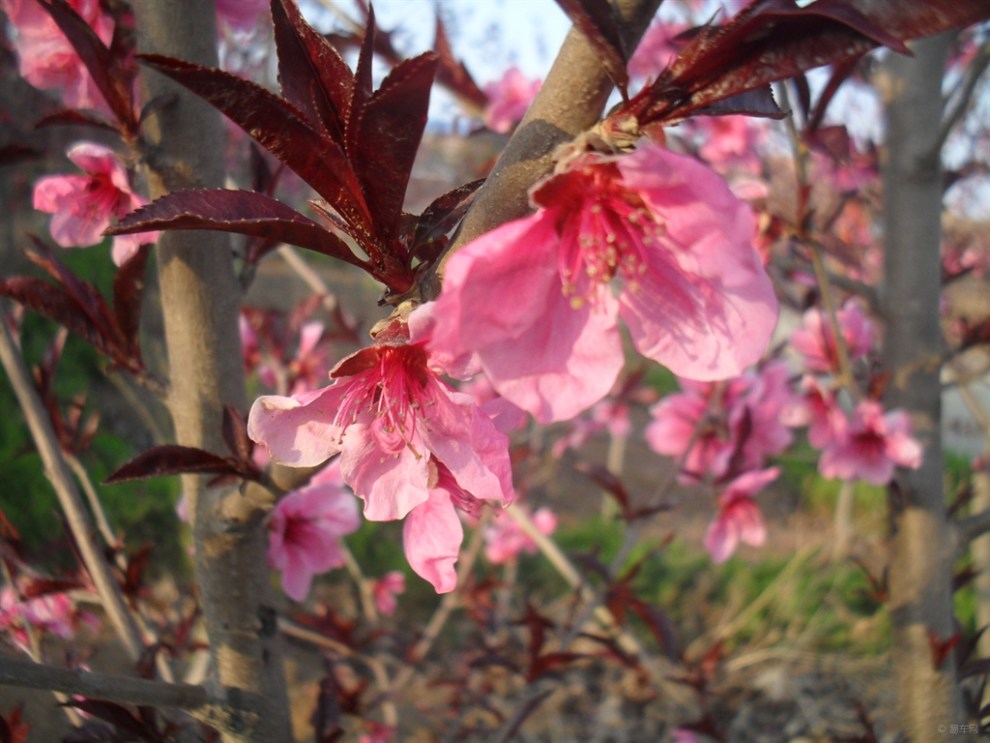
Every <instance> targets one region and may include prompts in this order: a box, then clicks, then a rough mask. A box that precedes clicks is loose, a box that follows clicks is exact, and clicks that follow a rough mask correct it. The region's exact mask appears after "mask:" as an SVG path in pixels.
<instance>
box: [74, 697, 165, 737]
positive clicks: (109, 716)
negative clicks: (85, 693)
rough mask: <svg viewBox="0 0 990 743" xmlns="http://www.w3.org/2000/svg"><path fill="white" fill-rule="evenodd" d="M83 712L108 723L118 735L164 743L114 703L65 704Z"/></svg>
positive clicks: (93, 700)
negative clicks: (123, 734)
mask: <svg viewBox="0 0 990 743" xmlns="http://www.w3.org/2000/svg"><path fill="white" fill-rule="evenodd" d="M65 704H66V705H67V706H70V707H75V708H76V709H79V710H82V711H83V712H85V713H87V714H89V715H92V716H93V717H97V718H99V719H101V720H103V721H104V722H109V723H110V724H111V725H113V726H114V727H115V728H116V729H117V731H118V732H119V733H126V734H128V735H132V736H137V738H138V740H143V741H148V743H159V742H161V743H164V739H163V738H162V737H161V735H159V734H158V731H157V730H155V729H154V728H152V727H149V726H147V725H145V724H144V722H142V721H141V720H139V719H138V718H137V717H135V716H134V714H133V713H132V712H131V711H130V710H129V709H127V707H124V706H123V705H120V704H117V703H115V702H104V701H102V700H99V699H70V700H69V701H67V702H66V703H65Z"/></svg>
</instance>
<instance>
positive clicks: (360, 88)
mask: <svg viewBox="0 0 990 743" xmlns="http://www.w3.org/2000/svg"><path fill="white" fill-rule="evenodd" d="M374 52H375V11H374V9H373V8H372V7H371V6H368V8H367V23H366V24H365V29H364V40H363V41H362V42H361V51H360V52H359V53H358V61H357V67H356V68H355V70H354V84H353V86H352V88H351V103H350V106H349V107H348V109H347V126H346V127H345V129H346V144H345V148H346V150H347V154H348V155H349V156H350V157H351V159H352V160H353V159H354V152H355V150H356V148H357V143H358V132H359V131H360V129H361V119H362V118H363V117H364V107H365V105H367V102H368V99H369V98H371V85H372V80H371V62H372V59H373V58H374Z"/></svg>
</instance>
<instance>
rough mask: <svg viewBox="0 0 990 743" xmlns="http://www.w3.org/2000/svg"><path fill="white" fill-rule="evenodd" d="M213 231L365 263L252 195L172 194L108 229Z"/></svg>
mask: <svg viewBox="0 0 990 743" xmlns="http://www.w3.org/2000/svg"><path fill="white" fill-rule="evenodd" d="M148 230H217V231H220V232H235V233H238V234H241V235H250V236H252V237H263V238H266V239H268V240H273V241H277V242H287V243H291V244H293V245H298V246H299V247H301V248H307V249H309V250H313V251H316V252H317V253H322V254H323V255H328V256H330V257H332V258H337V259H339V260H342V261H345V262H347V263H350V264H352V265H355V266H360V267H361V268H365V267H366V266H367V264H366V263H365V262H364V261H363V260H361V259H360V258H358V257H357V256H356V255H354V253H352V252H351V249H350V248H349V247H348V246H347V243H345V242H344V241H343V240H342V239H340V238H339V237H337V236H336V235H335V234H333V233H332V232H330V231H329V230H328V229H326V228H325V227H322V226H321V225H319V224H317V223H316V222H314V221H313V220H311V219H308V218H307V217H304V216H303V215H302V214H300V213H299V212H297V211H296V210H295V209H293V208H291V207H289V206H286V205H285V204H283V203H282V202H281V201H277V200H276V199H273V198H272V197H271V196H265V195H264V194H261V193H256V192H254V191H232V190H228V189H222V188H221V189H208V190H202V191H192V190H190V191H176V192H175V193H170V194H166V195H165V196H162V197H161V198H159V199H156V200H155V201H153V202H151V203H150V204H148V205H147V206H144V207H141V208H140V209H137V210H136V211H133V212H131V213H130V214H128V215H126V216H125V217H123V218H122V219H121V220H120V221H118V222H117V224H116V225H114V226H113V227H111V228H109V229H108V230H107V234H108V235H125V234H128V233H132V232H146V231H148Z"/></svg>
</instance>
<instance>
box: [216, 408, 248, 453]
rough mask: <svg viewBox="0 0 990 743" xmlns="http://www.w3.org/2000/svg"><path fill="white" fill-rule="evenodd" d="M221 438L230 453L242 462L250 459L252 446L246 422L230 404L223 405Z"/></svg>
mask: <svg viewBox="0 0 990 743" xmlns="http://www.w3.org/2000/svg"><path fill="white" fill-rule="evenodd" d="M223 440H224V443H226V444H227V450H228V451H230V453H231V454H233V455H234V456H235V457H237V458H238V459H240V460H241V461H242V462H250V461H251V451H252V449H253V448H254V447H253V444H252V443H251V439H250V438H248V435H247V423H246V422H245V420H244V416H243V415H241V412H240V411H239V410H238V409H237V408H235V407H234V406H232V405H224V406H223Z"/></svg>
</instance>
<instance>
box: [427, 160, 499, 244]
mask: <svg viewBox="0 0 990 743" xmlns="http://www.w3.org/2000/svg"><path fill="white" fill-rule="evenodd" d="M484 182H485V181H484V179H483V178H482V179H479V180H476V181H471V182H470V183H465V184H464V185H463V186H458V187H457V188H455V189H452V190H450V191H448V192H447V193H445V194H443V195H442V196H438V197H437V198H436V199H434V200H433V203H431V204H430V205H429V206H428V207H426V209H424V210H423V213H422V214H421V215H420V216H419V219H417V220H416V227H415V230H414V232H413V237H412V240H411V241H410V244H411V245H412V246H413V249H415V248H416V247H417V246H419V245H423V244H425V243H427V242H429V241H431V240H436V239H437V238H439V237H442V236H444V235H446V234H447V233H448V232H450V231H451V230H452V229H453V228H454V226H455V225H456V224H457V223H458V222H460V221H461V218H462V217H463V216H464V214H465V213H466V212H467V210H468V207H470V206H471V202H472V201H473V200H474V194H475V193H476V192H477V191H478V189H479V188H481V186H482V184H483V183H484Z"/></svg>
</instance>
